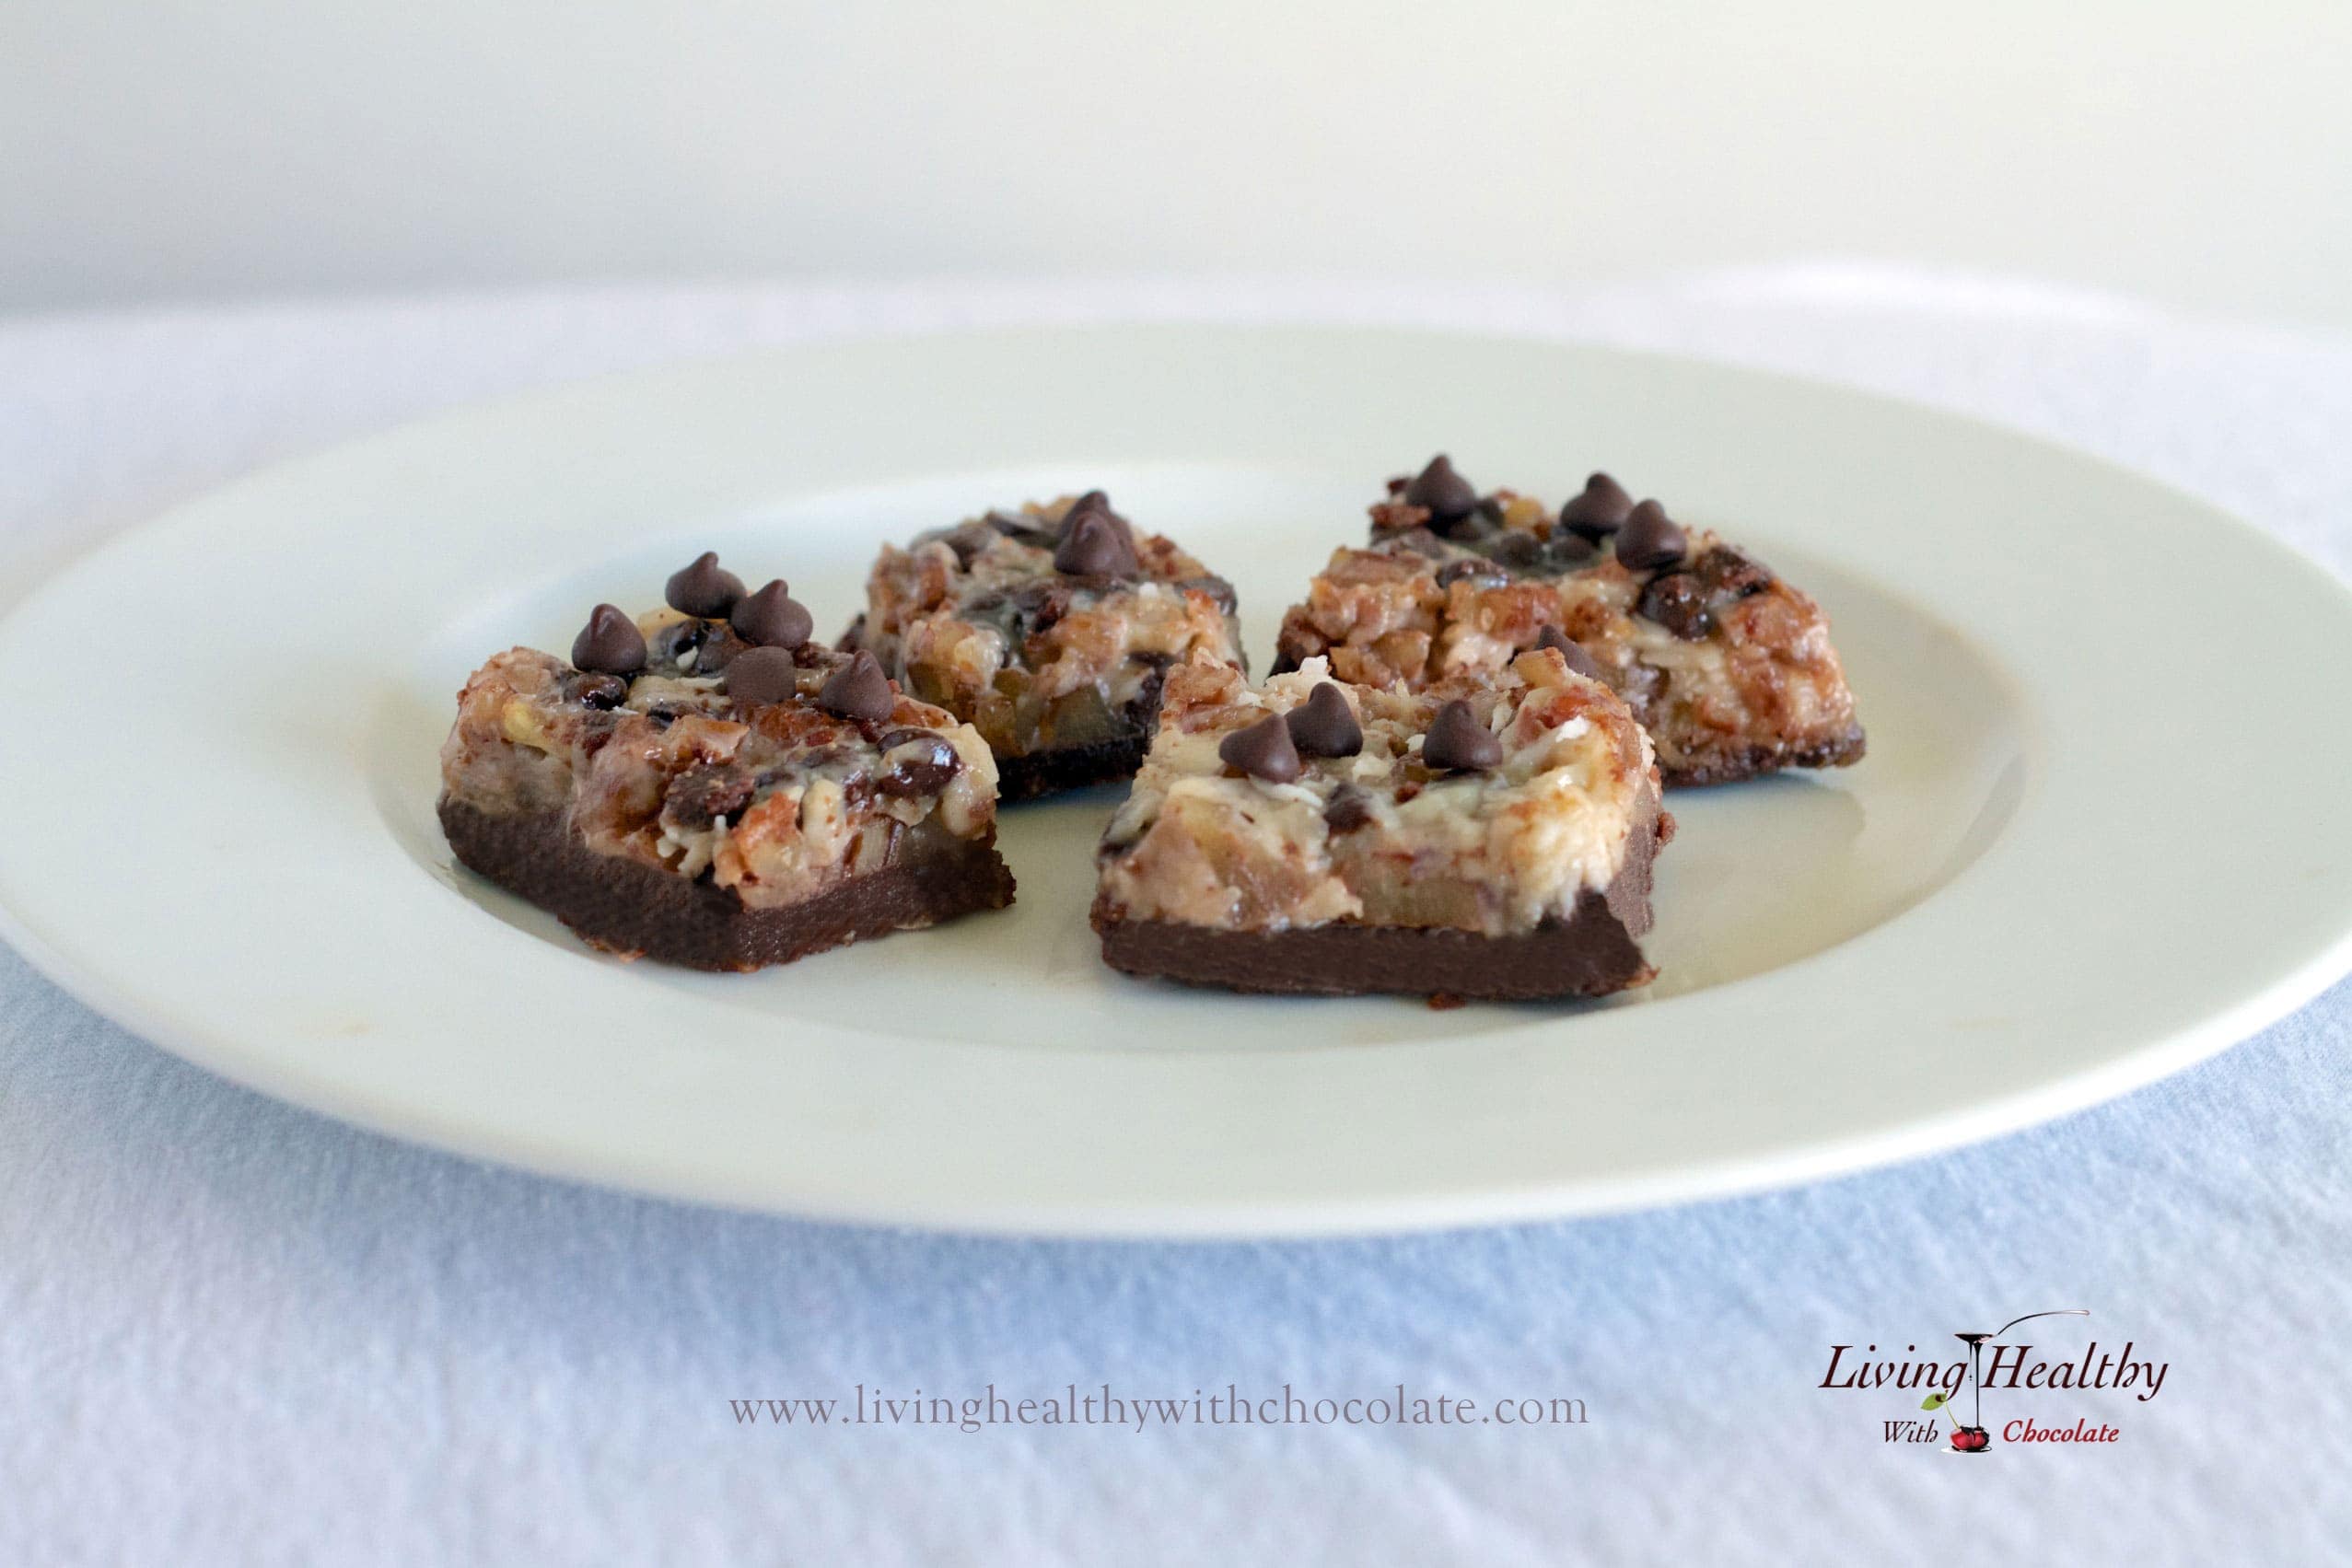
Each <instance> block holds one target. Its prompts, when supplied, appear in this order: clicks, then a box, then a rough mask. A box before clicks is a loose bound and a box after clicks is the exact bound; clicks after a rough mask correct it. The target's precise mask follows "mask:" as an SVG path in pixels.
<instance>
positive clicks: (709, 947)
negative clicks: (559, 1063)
mask: <svg viewBox="0 0 2352 1568" xmlns="http://www.w3.org/2000/svg"><path fill="white" fill-rule="evenodd" d="M666 597H667V600H668V603H667V608H665V609H662V610H655V611H653V612H651V613H649V614H646V615H642V616H638V617H635V619H632V618H631V617H630V616H628V615H626V614H624V613H623V612H622V611H621V610H619V609H617V608H615V607H614V606H612V605H609V604H607V605H599V606H598V607H597V608H596V609H595V610H594V611H593V612H592V613H591V614H590V615H589V616H588V621H587V623H586V625H585V626H583V627H582V629H581V631H580V633H579V635H578V637H577V638H576V640H575V641H574V643H573V645H572V650H571V657H570V659H569V660H565V659H562V658H558V657H555V656H553V655H551V654H545V653H540V652H537V651H535V650H532V649H530V648H513V649H509V650H508V651H506V652H505V653H502V654H499V655H497V656H495V657H494V658H492V659H491V660H490V661H489V662H488V663H487V664H485V665H483V667H482V668H480V669H478V670H476V671H475V672H474V673H473V675H472V678H471V679H468V680H467V682H466V684H465V689H464V691H461V692H460V694H459V697H458V718H457V723H456V725H455V726H454V727H453V728H451V730H450V731H449V736H448V741H447V742H446V743H445V744H444V745H443V747H442V750H441V783H442V794H441V800H440V818H441V825H442V829H443V830H444V831H445V832H446V833H447V834H448V840H449V843H450V846H451V848H453V849H454V850H455V851H456V852H457V856H458V858H459V859H460V861H462V862H463V863H464V864H465V865H469V866H471V867H472V868H473V869H474V870H475V871H477V872H480V873H481V874H482V875H483V876H484V877H489V878H490V879H491V880H492V881H494V882H496V883H498V884H499V885H500V886H502V887H504V888H506V889H510V890H511V891H513V892H515V893H518V894H519V895H520V896H522V897H523V898H525V899H528V900H530V901H531V902H532V903H535V904H537V905H539V906H541V908H543V909H546V910H548V911H550V912H553V914H555V915H556V916H557V917H558V918H559V919H561V920H562V921H563V922H564V923H565V924H567V925H569V926H570V927H572V929H573V930H574V931H576V932H577V933H578V934H579V935H581V936H582V937H584V938H585V939H587V940H588V942H590V943H591V944H593V945H595V946H597V947H601V948H604V949H606V950H608V951H611V952H615V953H620V954H623V955H627V956H631V957H635V956H638V955H646V956H649V957H652V958H662V959H666V960H668V961H670V962H672V963H678V964H686V965H691V966H693V967H694V968H696V969H706V970H749V969H756V968H759V967H760V966H762V965H764V964H778V963H787V962H789V961H791V960H793V959H795V958H802V957H805V956H807V955H808V954H810V953H814V952H819V951H821V950H822V949H824V948H828V947H838V946H840V945H842V944H844V943H846V942H855V941H859V940H863V939H865V938H867V937H872V936H879V935H886V934H888V933H890V932H893V931H903V930H909V929H913V928H914V927H918V926H926V925H931V924H934V923H937V922H939V921H943V920H948V919H950V918H952V917H954V916H956V915H960V914H965V913H968V912H972V911H975V910H986V909H1001V908H1003V907H1004V906H1005V905H1007V904H1008V903H1010V902H1011V901H1012V897H1013V878H1012V875H1011V873H1010V872H1008V871H1007V869H1006V867H1005V864H1004V862H1003V861H1002V860H1001V859H1000V858H999V857H998V855H997V854H996V762H995V760H994V759H993V758H991V757H990V755H989V752H988V748H987V746H986V744H985V743H984V742H983V741H982V739H981V738H980V737H979V735H978V734H977V733H975V732H974V731H973V730H972V726H969V725H966V724H963V723H961V722H960V721H958V720H957V719H956V718H955V716H954V715H953V714H947V713H943V712H941V711H940V710H939V709H937V708H936V707H933V706H931V705H930V704H928V703H920V702H916V701H914V699H912V698H909V697H906V696H904V695H902V694H901V693H899V692H898V691H895V690H893V688H892V687H891V682H890V680H889V679H888V678H887V677H886V676H885V675H884V674H883V672H882V669H881V668H880V667H879V665H877V664H876V663H875V661H874V658H873V656H871V655H868V654H858V655H856V656H852V655H849V654H844V653H836V652H834V651H833V650H831V649H828V648H826V647H824V646H822V645H820V644H817V643H814V642H812V641H811V640H810V632H811V624H810V618H809V612H808V610H805V609H804V608H802V606H801V605H800V604H799V603H798V602H797V601H795V600H794V599H793V598H791V597H790V595H789V593H788V592H787V590H786V585H785V584H784V583H783V582H781V581H777V582H772V583H769V584H768V585H767V586H766V587H762V588H759V589H757V590H755V591H751V592H746V591H745V589H744V587H743V585H742V583H741V582H740V581H739V579H738V578H736V576H735V575H733V574H732V573H728V572H726V571H724V570H722V569H721V568H720V567H719V565H718V561H717V557H716V556H715V555H711V554H707V553H706V554H704V555H703V556H701V557H700V558H698V559H697V560H696V561H694V562H693V563H692V564H690V565H688V566H687V567H685V568H683V569H682V570H681V571H680V572H679V573H677V574H676V575H673V576H672V577H671V578H670V582H669V585H668V589H667V596H666Z"/></svg>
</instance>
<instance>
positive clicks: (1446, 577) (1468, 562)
mask: <svg viewBox="0 0 2352 1568" xmlns="http://www.w3.org/2000/svg"><path fill="white" fill-rule="evenodd" d="M1464 577H1491V578H1493V579H1494V580H1495V581H1496V582H1498V583H1508V582H1509V581H1510V580H1511V575H1510V574H1509V573H1508V572H1507V571H1505V570H1503V568H1501V567H1500V566H1497V565H1496V564H1495V563H1493V562H1492V561H1488V560H1485V559H1484V558H1482V557H1479V556H1475V555H1471V556H1465V557H1463V558H1462V559H1461V560H1459V561H1449V562H1447V563H1445V564H1444V565H1442V566H1440V567H1438V587H1441V588H1450V587H1453V586H1454V585H1455V584H1456V583H1459V582H1461V580H1462V579H1463V578H1464Z"/></svg>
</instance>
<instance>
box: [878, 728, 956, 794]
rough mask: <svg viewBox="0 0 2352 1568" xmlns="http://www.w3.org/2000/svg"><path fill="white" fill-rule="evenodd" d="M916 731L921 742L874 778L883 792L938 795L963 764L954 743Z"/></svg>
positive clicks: (911, 745)
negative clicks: (887, 769) (951, 744)
mask: <svg viewBox="0 0 2352 1568" xmlns="http://www.w3.org/2000/svg"><path fill="white" fill-rule="evenodd" d="M916 733H917V735H918V736H919V737H920V744H919V745H918V744H909V745H908V746H907V747H906V755H904V756H902V757H900V758H898V759H897V760H896V761H891V766H890V771H889V772H885V773H883V774H882V776H881V777H880V778H879V779H876V780H875V781H874V787H875V788H876V789H878V790H879V791H880V792H881V793H882V794H884V795H895V796H910V795H937V794H938V793H939V792H940V791H941V790H943V789H945V788H947V787H948V781H949V780H950V779H952V778H954V777H955V776H956V773H957V772H958V771H959V770H960V769H961V768H962V766H963V761H962V760H961V758H959V757H958V756H957V755H956V749H955V748H954V747H952V746H950V745H949V744H948V743H947V742H946V741H945V740H942V739H941V738H938V737H937V736H936V735H922V734H921V732H919V731H918V732H916Z"/></svg>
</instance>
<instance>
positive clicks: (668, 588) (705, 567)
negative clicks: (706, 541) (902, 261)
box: [661, 550, 743, 619]
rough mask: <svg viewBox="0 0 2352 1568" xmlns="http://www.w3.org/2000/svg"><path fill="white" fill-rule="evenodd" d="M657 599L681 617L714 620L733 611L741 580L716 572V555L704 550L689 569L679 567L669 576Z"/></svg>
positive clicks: (740, 587)
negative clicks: (664, 601)
mask: <svg viewBox="0 0 2352 1568" xmlns="http://www.w3.org/2000/svg"><path fill="white" fill-rule="evenodd" d="M661 597H662V598H664V599H665V600H666V601H667V602H668V603H669V605H670V609H672V610H676V611H678V613H679V614H681V615H699V616H702V617H704V619H715V618H716V617H718V616H721V615H725V614H726V613H727V612H728V610H732V609H734V608H735V601H736V600H737V599H739V598H742V597H743V579H742V578H740V577H739V576H737V575H735V574H734V573H732V572H722V571H720V570H719V565H718V552H717V551H716V550H705V551H704V552H702V553H701V554H700V555H697V556H695V557H694V560H693V564H692V565H688V566H681V567H680V568H679V569H678V570H677V571H675V572H672V573H671V574H670V581H669V582H668V583H667V584H665V585H664V586H663V587H662V590H661Z"/></svg>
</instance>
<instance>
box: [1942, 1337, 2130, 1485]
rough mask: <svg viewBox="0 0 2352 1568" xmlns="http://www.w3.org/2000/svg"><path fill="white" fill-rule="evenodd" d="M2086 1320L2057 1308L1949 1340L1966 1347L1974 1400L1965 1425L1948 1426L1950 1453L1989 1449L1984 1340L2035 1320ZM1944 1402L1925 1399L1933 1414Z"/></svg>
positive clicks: (1991, 1442)
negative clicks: (1988, 1331)
mask: <svg viewBox="0 0 2352 1568" xmlns="http://www.w3.org/2000/svg"><path fill="white" fill-rule="evenodd" d="M2088 1317H2090V1308H2089V1307H2059V1308H2057V1309H2056V1310H2055V1311H2051V1312H2029V1313H2027V1314H2026V1315H2025V1316H2024V1317H2022V1318H2010V1319H2009V1321H2008V1322H2006V1323H2004V1324H2002V1325H2001V1326H2000V1327H1999V1328H1997V1329H1996V1330H1993V1331H1992V1332H1991V1333H1989V1334H1983V1333H1966V1334H1962V1333H1956V1334H1954V1335H1952V1338H1953V1339H1956V1340H1958V1341H1960V1342H1962V1343H1963V1344H1965V1345H1967V1346H1968V1381H1969V1384H1970V1386H1971V1388H1973V1389H1974V1401H1973V1403H1972V1405H1971V1408H1970V1411H1969V1415H1968V1424H1967V1425H1965V1426H1963V1425H1962V1424H1961V1423H1959V1422H1958V1421H1954V1422H1953V1423H1952V1431H1951V1446H1952V1451H1953V1452H1954V1453H1959V1454H1981V1453H1984V1452H1985V1450H1986V1449H1988V1448H1990V1447H1991V1446H1993V1438H1992V1434H1990V1433H1988V1432H1986V1431H1985V1368H1984V1356H1985V1341H1986V1340H1997V1339H1999V1338H2000V1337H2001V1336H2002V1335H2003V1334H2006V1333H2008V1332H2009V1330H2011V1329H2014V1328H2016V1327H2017V1326H2018V1325H2019V1324H2020V1323H2030V1322H2032V1320H2033V1319H2034V1318H2088ZM1946 1402H1947V1400H1946V1399H1945V1398H1944V1397H1942V1396H1939V1395H1931V1396H1929V1403H1928V1407H1927V1408H1929V1409H1930V1410H1933V1409H1935V1408H1937V1407H1939V1406H1941V1405H1943V1404H1945V1403H1946ZM1945 1413H1946V1414H1947V1415H1950V1411H1945Z"/></svg>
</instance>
